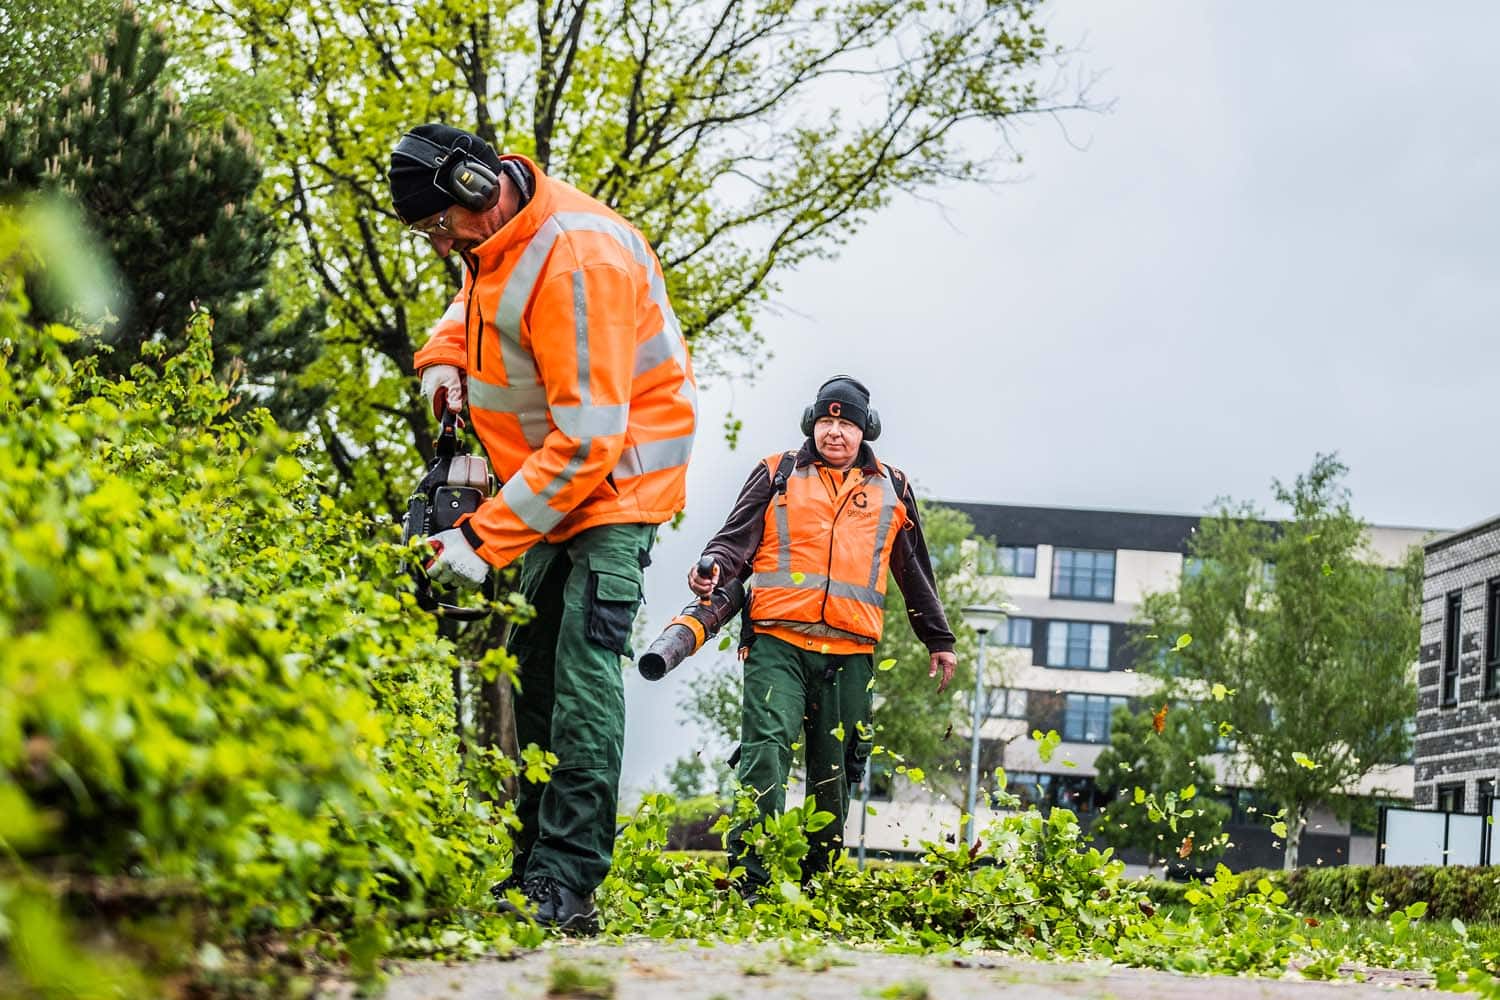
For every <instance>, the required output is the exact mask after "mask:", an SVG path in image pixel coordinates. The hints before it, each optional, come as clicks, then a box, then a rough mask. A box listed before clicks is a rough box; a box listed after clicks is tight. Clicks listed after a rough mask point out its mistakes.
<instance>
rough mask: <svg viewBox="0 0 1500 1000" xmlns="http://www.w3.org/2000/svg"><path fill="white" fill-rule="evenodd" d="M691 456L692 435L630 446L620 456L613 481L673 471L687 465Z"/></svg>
mask: <svg viewBox="0 0 1500 1000" xmlns="http://www.w3.org/2000/svg"><path fill="white" fill-rule="evenodd" d="M692 454H693V435H691V434H686V435H684V436H682V437H675V438H667V439H666V440H663V441H646V442H644V443H642V444H636V445H631V446H630V447H628V448H626V449H625V450H624V451H623V452H621V454H620V461H619V462H618V463H616V465H615V480H616V481H617V482H618V481H619V480H622V479H634V478H635V477H636V476H644V475H645V474H646V473H648V472H660V471H661V470H662V469H675V468H677V467H678V466H679V465H687V463H688V459H689V458H691V457H692Z"/></svg>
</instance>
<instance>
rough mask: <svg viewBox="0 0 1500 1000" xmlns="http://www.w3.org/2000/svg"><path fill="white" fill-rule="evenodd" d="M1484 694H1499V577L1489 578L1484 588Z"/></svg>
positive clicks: (1489, 696) (1490, 696)
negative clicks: (1487, 584)
mask: <svg viewBox="0 0 1500 1000" xmlns="http://www.w3.org/2000/svg"><path fill="white" fill-rule="evenodd" d="M1484 694H1485V697H1487V698H1493V697H1494V696H1495V695H1500V579H1495V580H1491V581H1490V582H1489V586H1488V587H1487V588H1486V589H1485V599H1484Z"/></svg>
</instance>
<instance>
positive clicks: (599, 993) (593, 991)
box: [547, 959, 615, 1000]
mask: <svg viewBox="0 0 1500 1000" xmlns="http://www.w3.org/2000/svg"><path fill="white" fill-rule="evenodd" d="M547 995H548V996H550V997H596V998H598V1000H609V998H610V997H613V996H614V995H615V979H614V976H612V975H610V974H609V971H608V970H607V969H606V968H605V967H604V966H603V965H601V964H599V963H597V962H567V961H563V960H561V959H559V960H558V961H556V962H554V963H552V971H551V973H550V974H549V975H548V977H547Z"/></svg>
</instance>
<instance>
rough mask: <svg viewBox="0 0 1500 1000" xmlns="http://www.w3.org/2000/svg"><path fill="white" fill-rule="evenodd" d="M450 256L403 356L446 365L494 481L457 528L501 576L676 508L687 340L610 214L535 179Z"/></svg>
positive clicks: (689, 432)
mask: <svg viewBox="0 0 1500 1000" xmlns="http://www.w3.org/2000/svg"><path fill="white" fill-rule="evenodd" d="M507 159H520V160H523V161H524V162H525V163H526V166H527V167H528V168H530V170H531V172H532V175H533V176H534V177H535V178H536V191H535V194H534V195H533V196H532V199H531V201H530V202H528V203H527V204H526V206H525V207H524V208H522V209H521V211H520V212H518V213H517V214H516V216H515V217H514V218H512V219H511V220H510V221H509V222H507V223H506V224H505V225H504V226H503V227H502V228H501V229H500V231H499V232H497V233H495V234H494V235H493V236H491V237H490V238H489V239H487V240H485V241H484V242H483V243H481V244H480V245H479V246H478V247H475V248H474V249H473V250H471V251H469V252H467V253H466V254H465V255H464V265H465V267H464V272H465V273H464V284H463V288H462V289H461V290H460V291H459V293H458V295H457V296H456V297H455V298H454V300H453V303H452V305H450V306H449V308H448V312H447V313H445V314H444V315H443V317H442V319H440V320H439V321H438V323H437V324H436V325H435V326H434V327H433V331H432V336H431V337H430V338H429V340H428V341H427V344H426V345H425V346H424V347H423V348H422V349H421V350H420V351H418V352H417V355H416V358H415V359H414V364H415V367H416V368H418V369H421V368H424V367H426V366H428V365H434V364H450V365H456V366H457V367H459V368H460V369H462V370H463V371H464V372H465V373H466V374H467V378H468V405H469V413H470V416H471V418H472V420H473V423H474V429H475V431H476V432H477V433H478V435H479V440H480V441H481V442H482V443H483V444H484V448H485V451H487V452H488V453H489V457H490V461H491V462H492V463H493V464H494V466H495V471H496V473H497V474H498V475H499V476H500V478H501V479H502V480H503V481H504V486H503V487H502V488H501V490H500V493H499V494H498V495H497V496H495V497H494V498H492V499H491V500H489V501H488V502H487V503H485V504H484V505H483V506H481V507H480V508H479V510H478V511H477V512H475V513H474V515H473V516H472V517H470V518H469V519H467V520H466V521H465V522H463V524H461V525H460V527H461V528H463V530H464V533H465V535H466V536H467V537H468V539H469V541H470V543H471V544H473V545H474V546H475V549H476V550H477V551H478V552H479V554H480V555H481V556H483V557H484V558H485V559H486V560H487V561H488V562H490V563H491V564H492V565H495V566H504V565H506V564H508V563H509V562H511V561H512V560H514V559H515V558H516V557H517V556H519V555H520V554H521V553H523V552H525V551H526V550H527V549H528V548H530V547H531V546H532V545H533V544H535V543H536V542H537V541H538V540H543V539H544V540H546V541H549V542H559V541H563V540H565V539H568V538H571V537H573V536H574V535H576V534H578V533H579V532H580V531H583V530H585V529H587V528H592V527H594V526H596V525H600V524H619V523H631V524H661V523H662V522H664V521H669V520H671V519H672V518H673V517H674V516H675V515H676V514H677V513H678V512H679V511H681V510H682V509H683V506H684V505H685V503H686V499H687V463H688V457H689V455H690V454H691V452H692V446H693V433H694V430H695V428H696V425H697V409H698V407H697V398H698V393H697V386H696V383H695V382H694V380H693V370H692V364H691V362H690V361H689V359H688V351H687V342H686V341H685V340H684V339H683V336H682V329H681V327H680V326H679V325H678V322H677V317H676V316H675V315H674V314H673V312H672V306H671V303H670V302H668V300H667V288H666V283H665V281H664V280H663V275H662V268H661V264H660V262H659V261H658V260H657V258H656V254H655V253H654V252H653V251H652V249H651V247H650V245H649V244H647V242H646V239H645V237H643V236H642V235H641V234H640V232H638V231H637V230H636V229H635V227H634V226H631V225H630V224H629V223H627V222H626V221H625V220H624V219H622V218H620V216H618V215H617V214H615V213H614V212H613V211H611V210H610V209H609V208H608V207H606V206H605V205H604V204H602V203H601V202H599V201H596V200H595V199H593V198H590V197H589V196H588V195H586V194H584V193H583V192H581V191H579V190H578V189H576V188H574V187H571V186H570V185H567V184H564V183H562V182H561V181H556V180H553V179H551V178H549V177H547V176H546V175H545V174H543V173H542V172H541V170H540V169H538V168H537V167H536V165H535V164H533V163H531V161H529V160H526V159H525V158H524V157H507Z"/></svg>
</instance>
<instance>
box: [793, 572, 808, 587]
mask: <svg viewBox="0 0 1500 1000" xmlns="http://www.w3.org/2000/svg"><path fill="white" fill-rule="evenodd" d="M806 579H807V574H806V573H793V574H792V582H793V583H795V584H796V585H797V586H799V587H800V586H802V581H803V580H806Z"/></svg>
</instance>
